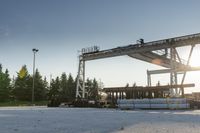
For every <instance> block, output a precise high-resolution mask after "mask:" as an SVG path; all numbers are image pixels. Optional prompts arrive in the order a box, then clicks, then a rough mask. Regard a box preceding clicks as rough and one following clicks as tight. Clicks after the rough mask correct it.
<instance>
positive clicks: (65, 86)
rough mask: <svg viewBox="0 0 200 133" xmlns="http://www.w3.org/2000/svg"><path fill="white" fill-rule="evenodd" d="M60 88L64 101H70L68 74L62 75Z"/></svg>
mask: <svg viewBox="0 0 200 133" xmlns="http://www.w3.org/2000/svg"><path fill="white" fill-rule="evenodd" d="M60 88H61V99H62V101H68V100H69V89H68V82H67V75H66V73H62V75H61V77H60Z"/></svg>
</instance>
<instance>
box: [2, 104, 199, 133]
mask: <svg viewBox="0 0 200 133" xmlns="http://www.w3.org/2000/svg"><path fill="white" fill-rule="evenodd" d="M199 132H200V110H195V111H193V110H186V111H184V110H179V111H177V110H134V111H122V110H115V109H92V108H46V107H3V108H0V133H199Z"/></svg>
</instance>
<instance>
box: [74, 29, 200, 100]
mask: <svg viewBox="0 0 200 133" xmlns="http://www.w3.org/2000/svg"><path fill="white" fill-rule="evenodd" d="M196 44H200V33H198V34H192V35H186V36H181V37H174V38H168V39H163V40H158V41H152V42H144V40H142V41H140V42H139V43H136V44H130V45H127V46H123V47H116V48H112V49H108V50H101V51H100V50H99V48H98V47H97V46H95V47H92V48H89V49H82V53H81V55H79V68H78V76H77V86H76V98H85V94H86V92H85V62H86V61H89V60H96V59H102V58H109V57H116V56H123V55H128V56H129V57H132V58H135V59H138V60H142V61H145V62H149V63H153V64H156V65H159V66H162V67H164V68H165V69H162V70H153V71H147V84H148V86H151V75H152V74H159V73H170V85H171V86H172V88H171V89H170V95H171V96H172V97H174V96H175V97H178V96H180V95H181V94H182V95H183V94H184V88H183V87H182V88H174V87H173V86H175V85H178V81H177V74H180V72H181V74H182V75H183V76H182V80H181V84H183V83H184V79H185V76H186V72H187V71H197V70H200V67H192V66H190V64H189V62H190V58H191V55H192V52H193V49H194V47H195V45H196ZM184 46H191V49H190V52H189V56H188V59H187V60H186V61H185V60H183V59H181V57H180V55H179V53H178V51H177V49H176V48H178V47H184Z"/></svg>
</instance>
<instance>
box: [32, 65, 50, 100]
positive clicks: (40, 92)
mask: <svg viewBox="0 0 200 133" xmlns="http://www.w3.org/2000/svg"><path fill="white" fill-rule="evenodd" d="M34 79H35V81H34V83H35V86H34V99H35V100H36V101H42V100H46V94H47V83H46V81H44V80H43V79H42V76H41V74H40V72H39V71H38V69H36V71H35V77H34Z"/></svg>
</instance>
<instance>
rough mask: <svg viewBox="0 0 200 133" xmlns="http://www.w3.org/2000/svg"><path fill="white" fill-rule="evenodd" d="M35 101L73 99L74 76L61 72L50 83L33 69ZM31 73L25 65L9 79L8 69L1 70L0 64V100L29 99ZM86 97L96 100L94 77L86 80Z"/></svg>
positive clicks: (31, 86)
mask: <svg viewBox="0 0 200 133" xmlns="http://www.w3.org/2000/svg"><path fill="white" fill-rule="evenodd" d="M34 77H35V78H34V79H35V82H34V83H35V87H34V88H35V89H34V100H35V101H45V100H48V101H59V102H70V101H73V100H74V99H75V94H76V78H73V77H72V75H71V74H69V75H66V73H62V75H61V76H60V77H56V78H55V79H51V82H50V85H49V83H48V82H47V80H46V77H44V78H43V77H42V75H41V74H40V72H39V70H38V69H36V71H35V76H34ZM32 88H33V75H31V74H29V72H28V70H27V67H26V65H24V66H22V68H21V69H20V70H19V72H17V77H16V78H13V79H11V78H10V76H9V71H8V69H6V70H5V71H3V68H2V65H1V64H0V102H6V101H30V102H31V97H32ZM86 90H87V91H86V92H87V98H88V99H90V100H97V99H98V98H99V95H98V83H97V81H96V79H93V80H90V79H87V80H86Z"/></svg>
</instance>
